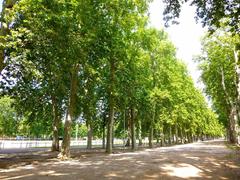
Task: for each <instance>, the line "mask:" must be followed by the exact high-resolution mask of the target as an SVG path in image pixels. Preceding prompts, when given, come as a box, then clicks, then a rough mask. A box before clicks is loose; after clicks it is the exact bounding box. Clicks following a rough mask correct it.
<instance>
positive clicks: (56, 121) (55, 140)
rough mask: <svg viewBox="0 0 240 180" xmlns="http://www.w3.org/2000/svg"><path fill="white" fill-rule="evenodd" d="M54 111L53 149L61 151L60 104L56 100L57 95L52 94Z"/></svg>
mask: <svg viewBox="0 0 240 180" xmlns="http://www.w3.org/2000/svg"><path fill="white" fill-rule="evenodd" d="M52 111H53V122H52V128H53V140H52V148H51V150H52V151H59V124H60V115H59V113H58V106H57V102H56V97H55V96H53V95H52Z"/></svg>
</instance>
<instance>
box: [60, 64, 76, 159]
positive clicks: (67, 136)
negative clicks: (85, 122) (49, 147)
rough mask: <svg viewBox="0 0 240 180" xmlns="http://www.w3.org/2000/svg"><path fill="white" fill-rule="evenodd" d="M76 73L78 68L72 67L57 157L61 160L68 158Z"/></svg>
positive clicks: (74, 101)
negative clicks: (60, 143)
mask: <svg viewBox="0 0 240 180" xmlns="http://www.w3.org/2000/svg"><path fill="white" fill-rule="evenodd" d="M77 72H78V66H75V67H73V69H72V72H71V87H70V97H69V105H68V110H67V115H66V120H65V125H64V134H63V142H62V149H61V154H60V156H59V157H60V158H61V159H67V158H69V157H70V141H71V125H72V121H73V118H74V111H75V106H76V93H77Z"/></svg>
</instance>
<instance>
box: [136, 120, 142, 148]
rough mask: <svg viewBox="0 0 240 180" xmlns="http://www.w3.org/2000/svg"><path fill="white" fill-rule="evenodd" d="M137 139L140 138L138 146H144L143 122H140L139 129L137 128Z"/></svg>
mask: <svg viewBox="0 0 240 180" xmlns="http://www.w3.org/2000/svg"><path fill="white" fill-rule="evenodd" d="M137 137H138V141H139V143H138V145H139V146H142V144H143V143H142V125H141V121H140V120H138V128H137Z"/></svg>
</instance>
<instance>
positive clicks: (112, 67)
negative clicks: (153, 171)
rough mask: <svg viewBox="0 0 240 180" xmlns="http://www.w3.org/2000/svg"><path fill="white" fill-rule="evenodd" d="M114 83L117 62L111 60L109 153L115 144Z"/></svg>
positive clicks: (108, 127) (107, 150) (108, 126)
mask: <svg viewBox="0 0 240 180" xmlns="http://www.w3.org/2000/svg"><path fill="white" fill-rule="evenodd" d="M114 85H115V64H114V61H113V60H112V61H111V62H110V87H109V119H108V125H107V149H106V152H107V153H108V154H111V153H112V149H113V144H112V138H113V136H112V135H113V124H114V106H115V103H114Z"/></svg>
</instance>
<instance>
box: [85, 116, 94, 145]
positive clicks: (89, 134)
mask: <svg viewBox="0 0 240 180" xmlns="http://www.w3.org/2000/svg"><path fill="white" fill-rule="evenodd" d="M86 124H87V149H92V138H93V129H92V122H91V119H90V117H89V118H88V120H87V123H86Z"/></svg>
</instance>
